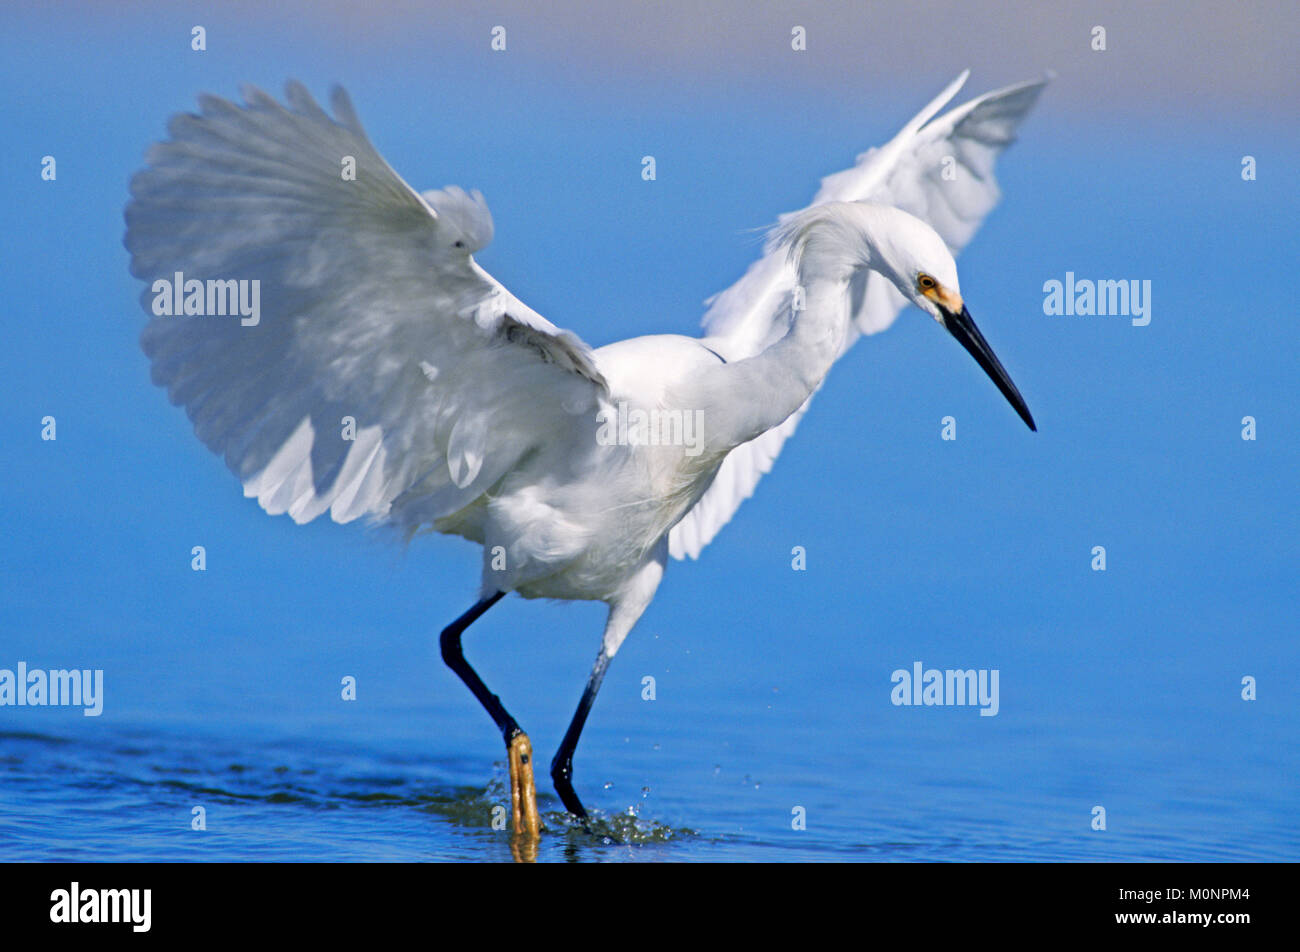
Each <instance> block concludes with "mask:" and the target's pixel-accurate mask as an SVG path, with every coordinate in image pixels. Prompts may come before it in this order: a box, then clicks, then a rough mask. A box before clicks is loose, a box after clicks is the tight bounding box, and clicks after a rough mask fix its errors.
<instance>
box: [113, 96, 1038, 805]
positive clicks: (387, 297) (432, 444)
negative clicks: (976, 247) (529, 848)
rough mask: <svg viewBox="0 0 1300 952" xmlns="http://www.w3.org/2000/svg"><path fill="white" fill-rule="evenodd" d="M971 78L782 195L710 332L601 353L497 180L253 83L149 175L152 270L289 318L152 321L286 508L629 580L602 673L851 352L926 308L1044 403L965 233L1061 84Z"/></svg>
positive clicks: (559, 593) (576, 576)
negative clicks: (436, 161) (509, 229)
mask: <svg viewBox="0 0 1300 952" xmlns="http://www.w3.org/2000/svg"><path fill="white" fill-rule="evenodd" d="M965 79H966V74H965V73H963V74H962V75H961V76H959V77H958V78H957V79H956V80H955V81H954V82H953V83H952V84H951V85H950V86H949V87H948V88H947V89H945V90H944V91H943V92H942V93H941V94H940V95H939V96H938V97H937V98H936V99H935V100H934V101H933V102H931V103H930V104H929V105H928V106H927V107H926V108H925V109H924V110H922V111H921V113H919V114H918V115H917V116H916V117H915V118H914V119H913V120H912V121H911V122H909V123H908V124H907V125H906V126H905V127H904V128H903V130H902V131H901V132H900V133H899V134H898V135H897V136H896V137H895V138H894V139H893V140H892V141H891V142H889V143H888V144H887V145H885V146H883V147H881V148H879V149H873V150H871V151H869V152H866V153H864V154H863V155H861V156H859V158H858V161H857V163H856V164H855V165H854V166H853V167H852V168H849V169H846V170H845V171H842V172H838V173H836V174H834V175H831V176H828V177H827V178H825V179H824V180H823V181H822V186H821V189H820V190H819V191H818V193H817V195H816V196H815V198H814V199H813V203H812V205H810V206H809V208H808V209H805V210H803V211H801V212H798V213H794V214H792V215H787V216H783V217H782V219H781V224H780V226H779V228H778V229H777V230H776V232H774V236H773V238H772V240H771V241H770V242H769V245H768V248H767V249H766V252H765V254H764V256H763V257H762V258H761V259H760V260H759V261H757V262H755V263H754V265H753V266H752V267H751V268H750V269H749V271H748V272H747V273H746V274H745V275H744V277H742V278H741V279H740V281H738V282H737V283H736V284H735V285H733V286H732V287H731V288H729V289H727V290H726V291H724V292H722V293H721V294H719V295H718V296H717V297H716V298H714V299H713V300H712V302H711V306H710V307H709V310H708V313H707V314H706V315H705V318H704V327H705V332H706V335H705V336H704V337H703V338H702V339H696V338H689V337H682V336H676V335H659V336H650V337H638V338H633V339H631V340H626V341H621V342H618V343H615V344H612V345H609V346H607V347H602V348H600V349H599V350H592V349H591V348H590V347H588V346H587V345H586V344H585V343H583V341H582V340H581V339H579V338H578V337H577V336H575V335H574V334H572V333H570V332H568V331H563V330H560V329H559V328H558V327H556V326H555V325H554V324H552V323H550V322H549V321H548V320H546V319H545V318H543V317H541V316H540V315H538V314H537V313H535V312H534V311H533V310H531V309H530V308H528V307H527V306H526V305H524V304H523V303H522V302H520V301H519V300H518V299H517V298H515V297H514V296H513V295H512V294H511V293H510V292H509V291H507V290H506V289H505V288H504V287H502V286H501V285H500V284H499V283H498V282H497V281H496V280H495V279H494V278H492V277H491V275H489V274H487V273H486V272H485V271H484V270H483V269H482V268H480V267H479V266H478V265H477V264H476V263H475V261H474V259H473V254H474V252H476V251H478V250H479V249H481V248H482V247H484V246H485V245H486V244H487V243H488V242H489V241H490V240H491V237H492V232H493V225H492V219H491V216H490V214H489V212H488V209H487V206H486V204H485V203H484V201H483V198H482V196H480V195H479V194H478V193H477V192H474V193H467V192H465V191H462V190H461V189H459V188H455V187H448V188H445V189H442V190H439V191H430V192H425V193H423V194H421V193H418V192H416V191H415V190H414V189H412V188H411V187H410V186H408V185H407V184H406V183H405V182H404V181H403V180H402V179H401V178H400V177H399V176H398V175H397V173H396V172H394V171H393V169H392V168H390V167H389V165H388V164H387V163H386V162H385V161H384V159H383V158H382V157H381V156H380V154H379V153H378V152H377V151H376V150H375V148H374V146H372V145H371V143H370V141H369V139H368V138H367V136H366V134H365V132H364V131H363V129H362V127H361V124H360V122H359V121H358V119H357V116H356V113H355V112H354V110H353V108H352V104H351V103H350V101H349V100H348V97H347V95H346V94H345V93H344V92H343V91H342V90H337V89H336V90H335V92H334V94H333V97H332V105H333V111H334V115H333V116H332V117H331V116H330V115H328V114H326V113H325V112H324V111H323V110H322V109H321V108H320V107H319V106H318V105H317V104H316V103H315V102H314V101H313V99H312V98H311V96H310V95H309V94H308V93H307V91H306V90H305V89H304V88H303V87H302V86H301V85H299V84H297V83H290V84H289V86H288V90H287V106H285V105H281V104H280V103H278V102H276V101H275V100H274V99H272V98H271V97H269V96H267V95H266V94H265V93H263V92H261V91H260V90H257V89H251V88H250V89H246V90H245V91H244V96H245V100H246V104H245V105H236V104H233V103H230V102H228V101H226V100H223V99H220V98H217V97H213V96H203V97H201V98H200V114H198V115H179V116H176V117H174V118H173V119H172V121H171V123H170V125H169V128H168V131H169V133H170V138H169V140H168V141H166V142H162V143H159V144H157V145H155V146H153V147H152V148H151V149H150V151H149V153H148V157H147V165H148V167H147V168H146V169H145V170H144V171H142V172H140V173H139V174H138V175H137V176H136V177H135V178H134V179H133V180H132V182H131V195H132V198H131V201H130V203H129V204H128V206H127V208H126V223H127V231H126V238H125V243H126V246H127V248H128V250H129V251H130V253H131V272H132V274H134V275H135V276H137V277H139V278H142V279H144V280H145V281H146V282H148V286H147V287H146V289H145V291H144V294H143V295H142V302H143V303H144V305H145V308H146V311H149V310H150V307H151V302H152V301H153V300H154V297H155V293H156V292H155V282H158V281H160V280H162V281H165V280H168V279H171V278H172V277H173V276H174V275H177V274H180V275H183V276H184V277H185V279H187V280H188V279H195V280H199V281H205V280H222V281H230V280H235V281H255V282H259V285H258V286H259V287H260V302H261V317H260V320H258V321H257V322H256V323H255V324H253V325H252V326H246V325H245V324H244V323H243V322H241V321H240V320H237V319H232V318H230V317H229V316H226V317H220V316H203V315H199V314H193V315H182V316H158V317H154V319H153V320H151V321H150V322H149V324H148V325H147V327H146V328H145V330H144V332H143V335H142V344H143V347H144V350H145V353H146V354H147V355H148V356H149V359H150V360H151V361H152V372H153V379H154V381H155V383H157V384H159V385H160V386H163V387H165V388H166V389H167V392H168V395H169V397H170V398H171V400H172V402H173V403H176V404H179V405H182V406H184V407H185V409H186V412H187V413H188V414H189V416H190V419H191V420H192V421H193V423H194V429H195V433H196V434H197V435H198V437H199V438H200V439H201V440H202V441H203V442H204V443H205V444H206V445H207V446H208V447H209V448H210V449H212V450H213V451H214V452H216V453H218V454H220V455H221V456H222V457H223V458H224V459H225V461H226V464H227V465H228V466H229V467H230V469H231V470H232V471H234V473H235V474H236V475H237V476H238V477H239V479H240V480H241V481H242V483H243V485H244V492H245V494H246V495H247V496H250V497H253V498H256V499H257V500H258V502H259V503H260V504H261V506H262V507H263V508H264V509H265V510H266V511H267V512H269V513H272V514H280V513H287V514H288V515H289V516H291V517H292V518H293V519H294V520H296V521H298V522H307V521H309V520H311V519H314V518H316V517H318V516H321V515H323V514H324V513H326V512H329V514H330V516H331V518H333V519H334V520H336V521H338V522H349V521H351V520H354V519H358V518H360V517H362V516H366V517H369V518H370V519H372V520H375V521H379V522H383V523H387V524H390V525H393V526H395V527H397V528H399V529H400V530H402V531H403V532H404V533H405V534H406V535H407V536H408V537H409V536H411V535H414V534H415V533H417V532H420V531H430V530H431V531H440V532H449V533H455V534H458V535H461V536H464V537H465V538H468V539H471V540H473V541H475V542H478V543H480V544H481V545H482V546H483V550H484V551H483V582H482V595H483V596H485V597H486V596H491V595H493V594H494V593H496V592H509V591H517V592H519V593H520V594H522V595H524V596H526V597H541V596H545V597H555V598H564V599H596V600H601V601H605V602H607V603H608V604H609V606H610V616H609V620H608V622H607V624H606V629H605V635H604V639H603V642H602V649H601V653H600V656H599V658H598V664H597V669H596V671H595V672H594V673H593V682H592V684H593V685H598V684H599V676H600V674H601V673H603V670H604V663H605V662H607V661H608V659H609V658H610V657H612V656H613V654H614V653H615V652H616V651H617V650H618V647H619V645H620V644H621V643H622V640H623V638H624V637H625V636H626V635H627V633H628V631H629V630H630V629H631V627H632V625H633V624H634V623H635V622H636V620H637V618H638V617H640V615H641V613H642V612H643V611H644V609H645V607H646V606H647V605H648V604H649V602H650V599H651V598H652V597H653V595H654V592H655V590H656V588H657V587H658V585H659V582H660V579H661V577H662V575H663V571H664V567H665V564H666V562H667V558H668V554H669V552H671V554H672V555H674V556H676V557H678V558H684V557H686V556H691V557H695V556H698V555H699V553H700V551H701V550H702V549H703V548H704V546H706V545H707V544H708V543H709V541H710V540H711V539H713V537H714V536H715V535H716V534H717V532H718V530H719V529H720V528H721V527H722V526H723V525H724V524H726V523H727V522H728V521H729V520H730V519H731V518H732V516H733V515H734V513H735V511H736V508H737V507H738V506H739V505H740V503H741V502H742V501H743V500H744V499H746V498H748V497H749V495H751V494H752V493H753V491H754V487H755V485H756V484H757V482H758V480H759V478H760V477H761V475H762V474H763V473H765V472H767V471H768V469H769V468H770V467H771V465H772V462H773V460H774V459H775V458H776V456H777V454H778V453H779V452H780V450H781V447H782V445H783V444H784V442H785V440H786V439H787V438H788V437H789V436H790V434H791V433H792V432H793V431H794V429H795V427H796V425H797V424H798V421H799V418H800V417H801V415H802V414H803V413H804V412H805V411H806V409H807V406H808V401H809V400H810V399H811V397H812V394H813V393H815V392H816V390H817V388H818V387H820V385H821V382H822V380H823V379H824V377H825V374H826V372H827V371H828V370H829V368H830V366H831V364H833V363H834V361H835V360H836V359H838V357H839V356H840V355H841V354H842V353H843V352H844V350H845V349H847V348H848V347H849V346H850V345H851V344H852V343H853V342H854V340H855V339H856V338H857V337H858V336H859V335H861V334H870V333H875V332H877V331H880V330H882V329H884V328H885V327H887V326H889V324H890V323H892V321H893V320H894V318H895V317H896V316H897V314H898V313H899V311H900V310H901V309H902V308H903V307H904V305H905V304H907V303H909V302H910V303H914V304H916V305H917V306H918V307H920V308H922V309H923V310H925V311H927V312H928V313H930V314H931V315H932V316H933V317H935V318H936V319H937V320H939V321H940V323H941V324H943V325H944V326H945V327H947V328H948V329H949V330H950V331H952V332H953V333H954V335H955V336H957V337H958V339H959V340H962V341H963V344H964V346H966V347H967V349H968V350H970V351H971V353H972V354H974V355H975V356H976V359H977V360H979V361H980V363H981V365H983V366H984V367H985V369H986V370H987V371H988V372H989V373H990V375H991V376H993V378H994V379H995V381H997V382H998V385H999V387H1001V388H1002V389H1003V392H1004V393H1006V394H1007V395H1008V398H1009V399H1011V400H1012V403H1013V405H1015V406H1016V408H1017V410H1018V412H1020V413H1021V415H1022V417H1023V418H1024V419H1025V421H1026V423H1029V424H1030V425H1031V426H1032V425H1033V424H1032V420H1031V418H1030V417H1029V415H1028V410H1027V408H1025V407H1024V403H1023V400H1021V399H1020V396H1019V393H1018V392H1016V391H1015V388H1014V386H1013V385H1011V384H1010V380H1009V378H1008V377H1007V376H1006V373H1005V371H1003V370H1002V368H1001V365H1000V364H998V363H997V360H996V358H994V357H993V356H992V352H991V350H989V349H988V347H987V344H986V343H985V342H984V341H983V338H982V337H980V336H979V332H978V331H977V330H975V329H974V325H973V324H972V323H970V321H969V313H968V312H966V310H965V308H964V305H963V304H962V302H961V297H960V291H959V288H958V285H957V276H956V267H955V265H954V264H953V255H955V254H956V253H957V252H958V251H959V250H960V249H961V248H962V247H963V246H964V245H965V244H966V242H967V241H968V240H969V239H970V237H971V235H972V234H973V233H974V231H975V230H976V228H977V227H978V226H979V223H980V221H981V220H982V219H983V217H984V216H985V215H986V214H987V213H988V211H989V210H990V209H991V208H992V207H993V206H994V204H996V202H997V200H998V190H997V185H996V182H995V179H994V175H993V165H994V161H995V159H996V157H997V155H998V153H999V152H1000V151H1001V150H1002V149H1003V148H1005V147H1006V145H1007V144H1009V143H1010V142H1011V141H1012V139H1013V135H1014V131H1015V129H1016V126H1017V125H1018V124H1019V122H1020V120H1021V119H1022V118H1023V117H1024V116H1025V114H1026V112H1027V111H1028V110H1029V108H1030V106H1031V105H1032V104H1033V102H1034V100H1035V99H1036V97H1037V95H1038V93H1039V91H1040V89H1041V88H1042V85H1043V83H1042V82H1031V83H1024V84H1021V85H1017V86H1012V87H1008V88H1007V89H1003V90H1000V91H997V92H993V93H989V94H987V95H985V96H982V97H980V98H979V99H976V100H974V101H972V102H970V103H967V104H966V105H964V106H961V107H959V108H956V109H953V110H951V111H950V112H948V113H946V114H943V115H939V113H940V111H941V110H942V109H943V108H944V107H945V106H946V105H947V103H948V102H949V101H950V100H951V99H952V97H953V96H954V95H955V94H956V92H957V90H958V89H959V88H960V86H961V85H962V83H963V82H964V81H965ZM349 161H351V162H353V163H354V164H355V180H350V179H349V178H348V177H346V176H344V175H342V174H341V169H342V168H344V167H345V166H346V164H347V163H348V162H349ZM927 223H928V224H927ZM558 227H561V228H562V227H564V226H563V224H561V225H559V226H558ZM574 227H575V228H576V225H575V226H574ZM926 281H929V282H930V283H929V284H928V285H927V284H926V283H925V282H926ZM796 287H798V288H799V293H800V297H799V299H798V300H797V301H796V299H795V297H794V296H793V295H794V293H795V289H796ZM638 413H640V414H645V415H650V414H654V413H660V414H669V415H671V414H677V415H678V417H677V423H678V425H679V429H678V431H677V435H678V436H679V437H681V436H682V433H681V431H680V425H681V424H682V423H683V421H686V420H687V419H688V418H687V416H686V415H689V421H690V422H694V421H697V420H698V421H699V424H700V426H699V429H698V432H697V433H695V443H693V444H691V445H686V444H685V443H684V442H683V441H682V440H681V439H679V440H677V441H676V442H674V441H671V440H669V441H667V442H666V444H665V443H660V444H659V445H654V444H653V442H652V443H651V444H650V445H645V444H644V441H643V442H641V443H638V442H637V441H636V440H635V439H634V440H630V441H629V440H625V439H622V438H621V437H620V438H619V439H615V440H611V439H609V438H608V427H607V426H606V425H605V424H607V421H608V420H609V419H610V418H611V415H618V414H630V415H636V414H638ZM348 421H351V424H349V422H348ZM594 690H595V688H594V686H593V687H590V688H589V691H590V692H591V693H592V694H593V695H594ZM585 703H588V704H589V699H587V700H586V701H585ZM581 713H582V717H583V718H585V709H584V710H583V711H582V712H581ZM580 721H581V719H577V720H576V723H577V727H578V728H579V729H580V727H581V723H580ZM574 739H575V740H576V734H575V736H574ZM507 741H509V737H507ZM570 750H571V748H570ZM566 777H567V775H566ZM565 782H566V783H567V779H566V781H565ZM568 802H569V800H568V799H567V798H566V803H568ZM574 802H575V803H576V800H574Z"/></svg>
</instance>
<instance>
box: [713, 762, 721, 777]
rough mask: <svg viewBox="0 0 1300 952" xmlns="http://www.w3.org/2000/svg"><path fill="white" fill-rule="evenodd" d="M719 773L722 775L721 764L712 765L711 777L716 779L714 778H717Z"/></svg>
mask: <svg viewBox="0 0 1300 952" xmlns="http://www.w3.org/2000/svg"><path fill="white" fill-rule="evenodd" d="M720 773H722V764H714V765H713V776H715V777H716V776H717V775H718V774H720Z"/></svg>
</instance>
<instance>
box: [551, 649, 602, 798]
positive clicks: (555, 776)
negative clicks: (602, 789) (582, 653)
mask: <svg viewBox="0 0 1300 952" xmlns="http://www.w3.org/2000/svg"><path fill="white" fill-rule="evenodd" d="M607 667H609V655H607V654H605V652H604V651H603V650H602V651H601V652H600V654H599V655H597V656H596V664H595V666H594V667H593V668H592V669H591V677H589V678H588V679H587V687H586V689H585V690H584V691H583V692H582V700H581V701H579V702H578V709H577V710H576V711H574V712H573V720H572V721H570V722H569V729H568V730H567V731H565V732H564V740H562V741H560V749H559V750H557V751H556V752H555V759H554V760H552V761H551V782H552V783H553V784H554V785H555V792H556V793H558V794H559V795H560V799H561V800H562V801H563V802H564V808H565V809H566V810H568V811H569V812H570V813H572V814H573V815H574V816H576V817H580V818H584V819H585V818H586V816H587V811H586V810H584V809H583V808H582V802H581V801H580V800H579V799H578V795H577V794H576V793H574V792H573V783H572V778H573V751H574V750H575V749H576V748H577V746H578V738H579V737H581V736H582V727H583V725H584V724H586V723H587V715H588V714H589V713H590V712H591V705H592V702H593V701H595V700H596V692H597V691H599V690H600V682H601V681H603V680H604V678H605V669H606V668H607Z"/></svg>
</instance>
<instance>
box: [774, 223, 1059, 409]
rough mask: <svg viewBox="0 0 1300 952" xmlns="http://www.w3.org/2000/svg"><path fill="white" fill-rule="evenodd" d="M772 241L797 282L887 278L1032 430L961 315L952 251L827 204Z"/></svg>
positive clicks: (906, 229) (914, 226)
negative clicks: (868, 274) (783, 251)
mask: <svg viewBox="0 0 1300 952" xmlns="http://www.w3.org/2000/svg"><path fill="white" fill-rule="evenodd" d="M776 239H777V241H779V242H785V243H788V245H789V250H790V254H791V256H792V258H794V259H795V260H796V261H797V262H798V267H799V273H800V276H801V277H800V280H801V281H808V280H810V279H811V280H815V279H816V278H818V277H823V278H831V279H835V280H845V281H847V280H848V279H849V278H850V277H851V276H852V275H853V273H854V272H857V271H860V270H862V269H869V270H871V271H875V272H877V273H879V274H880V275H882V276H883V277H885V278H886V279H888V280H889V281H890V282H891V283H892V284H893V285H894V287H896V288H897V289H898V291H899V293H900V294H902V295H903V297H904V298H905V299H906V300H908V301H910V302H911V303H913V304H915V305H916V306H917V307H918V308H920V309H921V310H922V311H924V312H925V313H927V314H929V315H930V316H931V317H933V318H934V319H935V320H936V321H938V322H939V324H940V325H941V326H942V327H944V328H945V329H946V330H947V331H948V333H950V334H952V336H953V337H955V338H956V339H957V341H958V343H960V344H961V345H962V347H964V348H966V350H967V352H968V353H969V354H970V355H971V356H972V357H974V358H975V361H976V362H977V363H978V364H979V365H980V366H981V367H982V368H984V372H985V373H986V374H988V375H989V377H990V378H991V379H992V381H993V382H994V383H995V384H996V385H997V388H998V389H999V390H1000V391H1002V395H1003V396H1005V397H1006V398H1007V400H1008V402H1010V404H1011V406H1012V407H1013V408H1014V409H1015V411H1016V413H1018V414H1019V415H1020V418H1021V419H1022V420H1024V421H1025V424H1026V425H1027V426H1028V427H1029V428H1030V429H1031V430H1037V429H1038V427H1037V426H1035V425H1034V418H1033V417H1032V416H1031V415H1030V413H1029V407H1028V406H1027V405H1026V404H1025V400H1024V397H1022V396H1021V395H1020V391H1019V390H1017V389H1016V385H1015V384H1014V383H1012V382H1011V377H1010V375H1008V374H1007V372H1006V369H1005V368H1004V367H1003V366H1002V363H1001V362H1000V361H999V360H998V358H997V356H996V355H995V354H994V353H993V349H992V348H991V347H990V346H989V344H988V341H986V340H985V339H984V335H983V334H981V333H980V331H979V328H978V327H976V326H975V321H974V320H973V319H972V318H971V315H970V311H969V310H967V308H966V302H965V301H964V300H963V299H962V295H961V286H960V284H959V283H958V280H957V262H956V261H954V260H953V257H952V252H951V251H949V250H948V245H947V243H946V242H945V241H944V240H943V238H941V237H940V236H939V233H938V232H936V231H935V230H934V229H933V228H931V227H930V226H929V225H928V224H926V223H925V222H923V221H921V219H919V218H917V217H916V216H915V215H910V214H908V213H907V212H905V211H903V210H902V209H899V208H892V207H890V206H888V205H876V204H873V203H870V202H827V203H825V204H822V205H817V206H814V207H813V208H810V209H808V210H806V211H804V212H802V213H800V214H798V215H795V216H792V217H791V218H790V219H787V220H786V221H784V222H783V223H782V224H781V226H780V228H778V230H777V233H776Z"/></svg>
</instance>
